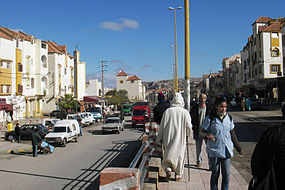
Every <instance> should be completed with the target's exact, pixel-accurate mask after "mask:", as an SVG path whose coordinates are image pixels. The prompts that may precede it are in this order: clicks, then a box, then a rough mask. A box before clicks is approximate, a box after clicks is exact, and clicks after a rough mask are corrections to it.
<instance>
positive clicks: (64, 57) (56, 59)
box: [43, 41, 74, 113]
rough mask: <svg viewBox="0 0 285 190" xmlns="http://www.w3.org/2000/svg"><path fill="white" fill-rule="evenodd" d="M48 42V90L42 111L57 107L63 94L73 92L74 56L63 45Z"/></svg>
mask: <svg viewBox="0 0 285 190" xmlns="http://www.w3.org/2000/svg"><path fill="white" fill-rule="evenodd" d="M47 44H48V81H49V82H48V84H47V88H48V91H46V92H45V95H46V96H45V101H44V105H45V106H44V108H43V112H45V113H46V112H50V111H52V110H55V109H59V107H58V103H59V100H60V99H61V98H62V97H64V95H65V94H74V57H73V56H71V55H70V54H69V53H68V52H67V48H66V46H65V45H58V44H57V43H55V42H52V41H47Z"/></svg>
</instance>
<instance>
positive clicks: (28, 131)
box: [21, 125, 35, 139]
mask: <svg viewBox="0 0 285 190" xmlns="http://www.w3.org/2000/svg"><path fill="white" fill-rule="evenodd" d="M34 131H35V129H34V125H25V128H24V129H23V130H22V133H21V138H22V139H31V136H32V132H34Z"/></svg>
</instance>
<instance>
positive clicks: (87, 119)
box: [78, 112, 95, 127]
mask: <svg viewBox="0 0 285 190" xmlns="http://www.w3.org/2000/svg"><path fill="white" fill-rule="evenodd" d="M78 115H79V116H80V117H81V119H82V121H81V124H82V126H83V127H86V126H88V125H92V124H93V123H94V121H95V119H94V117H93V114H91V113H89V112H81V113H78Z"/></svg>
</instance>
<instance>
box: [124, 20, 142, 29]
mask: <svg viewBox="0 0 285 190" xmlns="http://www.w3.org/2000/svg"><path fill="white" fill-rule="evenodd" d="M120 20H121V21H123V23H122V26H123V27H125V28H133V29H137V28H139V23H138V22H137V21H135V20H129V19H126V18H122V19H120Z"/></svg>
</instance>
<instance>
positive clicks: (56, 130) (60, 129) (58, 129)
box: [53, 127, 66, 133]
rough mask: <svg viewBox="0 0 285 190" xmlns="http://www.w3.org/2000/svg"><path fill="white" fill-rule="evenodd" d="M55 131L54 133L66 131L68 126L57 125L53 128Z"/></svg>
mask: <svg viewBox="0 0 285 190" xmlns="http://www.w3.org/2000/svg"><path fill="white" fill-rule="evenodd" d="M53 132H54V133H62V132H66V127H55V128H53Z"/></svg>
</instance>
